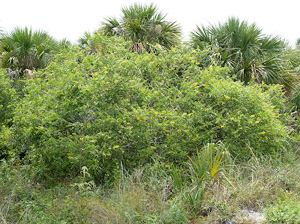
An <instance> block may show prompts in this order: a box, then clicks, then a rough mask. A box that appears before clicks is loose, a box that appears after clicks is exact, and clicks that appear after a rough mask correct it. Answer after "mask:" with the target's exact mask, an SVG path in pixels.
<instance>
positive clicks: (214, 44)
mask: <svg viewBox="0 0 300 224" xmlns="http://www.w3.org/2000/svg"><path fill="white" fill-rule="evenodd" d="M191 42H192V45H193V47H195V48H205V47H207V46H209V47H210V48H211V49H212V53H214V54H215V55H218V56H219V61H220V63H221V65H223V66H225V65H227V66H230V67H231V68H232V69H233V73H234V74H235V75H236V76H237V78H238V79H240V80H242V81H243V82H245V83H246V84H247V83H248V82H250V81H251V80H255V81H256V82H258V83H261V82H265V83H279V84H283V85H285V86H286V88H291V87H292V85H293V82H294V79H295V76H294V73H293V71H291V70H288V69H287V68H288V66H286V65H287V64H286V63H287V61H286V60H285V59H284V55H283V52H285V50H286V46H287V45H286V43H285V42H284V41H282V40H281V39H280V38H279V37H272V36H265V35H263V34H262V30H261V29H260V28H259V27H257V26H256V24H254V23H253V24H250V25H249V24H248V23H247V22H246V21H240V20H239V19H238V18H229V19H228V21H227V22H225V23H224V24H220V23H219V24H218V25H217V26H213V25H210V26H208V27H205V26H202V27H199V26H197V29H196V31H194V32H192V41H191Z"/></svg>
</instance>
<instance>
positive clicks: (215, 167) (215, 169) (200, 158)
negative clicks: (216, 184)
mask: <svg viewBox="0 0 300 224" xmlns="http://www.w3.org/2000/svg"><path fill="white" fill-rule="evenodd" d="M225 152H226V151H225V150H223V149H221V147H217V146H216V145H215V144H210V143H209V144H207V146H206V147H204V149H203V150H202V151H201V152H199V151H197V156H196V157H195V158H193V159H192V158H190V163H189V167H190V172H191V178H192V179H193V180H194V181H196V182H197V183H198V184H199V185H201V184H202V182H203V180H204V178H205V177H206V176H207V174H210V176H211V177H212V178H216V177H217V176H218V174H219V172H220V171H221V167H220V166H221V164H222V163H223V162H224V159H225V155H226V154H225Z"/></svg>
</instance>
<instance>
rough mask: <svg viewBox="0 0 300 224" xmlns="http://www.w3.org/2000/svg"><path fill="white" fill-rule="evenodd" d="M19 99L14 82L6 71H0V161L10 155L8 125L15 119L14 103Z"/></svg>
mask: <svg viewBox="0 0 300 224" xmlns="http://www.w3.org/2000/svg"><path fill="white" fill-rule="evenodd" d="M16 98H17V94H16V91H15V89H14V88H13V85H12V81H11V80H10V79H9V78H8V77H7V74H6V72H5V71H4V70H0V159H1V158H2V157H6V156H7V153H8V149H7V146H6V145H7V144H8V138H9V129H8V125H11V119H12V118H13V110H14V107H13V105H14V101H15V100H16Z"/></svg>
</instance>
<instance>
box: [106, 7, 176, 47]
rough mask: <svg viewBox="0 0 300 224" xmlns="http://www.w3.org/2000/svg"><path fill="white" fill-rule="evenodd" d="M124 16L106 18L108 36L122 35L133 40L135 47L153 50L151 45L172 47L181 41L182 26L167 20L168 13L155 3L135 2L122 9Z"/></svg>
mask: <svg viewBox="0 0 300 224" xmlns="http://www.w3.org/2000/svg"><path fill="white" fill-rule="evenodd" d="M121 11H122V17H121V18H120V20H118V19H117V18H115V17H110V18H108V19H106V22H104V23H103V27H102V30H103V32H104V34H106V35H108V36H122V37H123V38H124V39H125V40H129V41H132V43H133V49H134V50H135V51H137V52H139V53H141V51H142V50H143V49H146V50H147V51H148V52H149V51H151V46H153V45H155V44H160V45H161V46H162V47H164V48H166V49H170V48H171V47H173V46H175V45H176V44H178V43H179V42H180V35H181V32H180V27H179V26H178V24H177V23H176V22H168V21H166V20H165V17H166V15H164V14H162V13H160V12H158V9H157V7H156V6H154V5H153V4H151V5H149V6H146V5H141V4H134V5H132V6H129V7H124V8H122V9H121Z"/></svg>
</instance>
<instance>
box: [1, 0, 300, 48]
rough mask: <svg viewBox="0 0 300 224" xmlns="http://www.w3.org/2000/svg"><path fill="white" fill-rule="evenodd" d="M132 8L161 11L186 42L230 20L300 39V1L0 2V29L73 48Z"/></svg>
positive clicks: (289, 39)
mask: <svg viewBox="0 0 300 224" xmlns="http://www.w3.org/2000/svg"><path fill="white" fill-rule="evenodd" d="M134 2H138V3H148V4H150V3H154V4H155V5H157V6H158V8H159V11H162V12H164V13H167V17H166V20H169V21H174V20H175V21H177V22H178V23H179V24H180V26H181V28H182V31H183V35H184V39H185V40H188V38H189V35H190V32H191V31H193V30H194V29H195V28H196V25H202V24H203V25H208V24H216V23H218V22H224V21H225V20H226V19H227V18H228V17H230V16H236V17H238V18H240V20H247V21H248V22H249V23H252V22H255V23H256V24H257V25H258V26H259V27H261V28H262V29H263V33H264V34H273V35H279V36H280V37H282V38H284V39H286V40H288V41H289V42H290V44H291V45H294V44H295V42H296V39H298V38H300V27H299V23H300V1H299V0H285V1H279V0H247V1H244V0H184V1H175V0H173V1H172V0H160V1H159V0H51V1H46V0H0V7H1V12H0V27H1V28H2V29H3V30H4V31H10V30H12V29H13V28H14V27H16V26H18V27H24V26H28V27H32V28H33V29H35V30H36V29H42V30H45V31H47V32H48V33H49V34H50V35H52V36H54V37H55V38H56V39H58V40H60V39H62V38H67V39H68V40H70V41H72V42H75V41H77V40H78V38H79V37H80V36H82V35H83V33H84V32H85V31H91V32H92V31H94V30H96V29H97V28H99V27H100V24H101V22H102V21H104V18H106V17H109V16H116V17H118V16H119V15H120V14H121V10H120V9H121V7H123V6H129V5H130V4H132V3H134Z"/></svg>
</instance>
